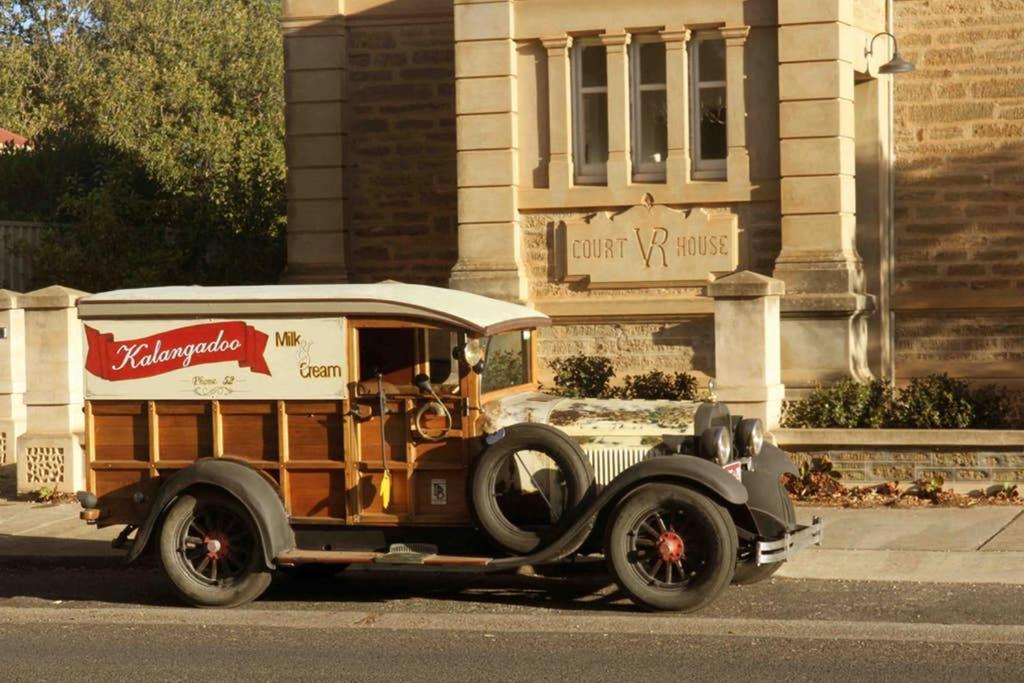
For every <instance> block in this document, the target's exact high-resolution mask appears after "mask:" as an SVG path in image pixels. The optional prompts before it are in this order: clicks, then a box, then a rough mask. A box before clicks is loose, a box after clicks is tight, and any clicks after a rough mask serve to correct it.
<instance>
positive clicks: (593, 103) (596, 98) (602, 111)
mask: <svg viewBox="0 0 1024 683" xmlns="http://www.w3.org/2000/svg"><path fill="white" fill-rule="evenodd" d="M582 132H583V163H584V164H604V163H606V162H607V161H608V95H607V94H605V93H589V94H585V95H583V131H582Z"/></svg>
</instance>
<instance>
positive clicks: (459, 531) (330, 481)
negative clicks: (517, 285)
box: [78, 282, 821, 610]
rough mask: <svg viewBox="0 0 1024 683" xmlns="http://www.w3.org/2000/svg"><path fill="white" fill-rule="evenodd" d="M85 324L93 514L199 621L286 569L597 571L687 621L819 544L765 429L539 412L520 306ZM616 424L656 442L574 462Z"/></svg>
mask: <svg viewBox="0 0 1024 683" xmlns="http://www.w3.org/2000/svg"><path fill="white" fill-rule="evenodd" d="M78 311H79V317H80V318H81V320H82V322H83V325H84V332H85V340H86V342H85V343H86V349H85V355H86V363H85V367H86V378H85V379H86V381H85V386H86V398H87V400H86V403H85V412H86V440H85V445H86V454H87V461H88V466H87V482H88V486H87V488H88V490H87V491H83V492H81V493H80V494H79V500H80V501H81V503H82V507H83V510H82V513H81V516H82V518H83V519H84V520H86V521H88V522H89V523H92V524H96V525H99V526H101V527H106V526H110V525H123V526H124V530H123V532H122V533H121V535H120V536H119V538H118V540H117V541H115V544H116V545H118V546H120V547H125V548H127V549H128V560H129V561H134V560H136V559H137V558H139V557H140V556H142V555H143V554H144V553H147V552H152V553H155V554H156V555H157V556H158V558H159V561H160V563H161V564H162V566H163V569H164V570H165V572H166V574H167V576H168V578H169V579H170V581H171V583H172V584H173V585H174V587H175V589H176V590H177V592H178V593H179V594H180V596H181V597H182V598H183V599H184V600H185V601H187V602H188V603H191V604H194V605H201V606H233V605H239V604H242V603H245V602H247V601H250V600H253V599H255V598H257V597H258V596H259V595H260V594H262V593H263V591H264V590H265V589H266V588H267V586H268V585H269V583H270V579H271V573H272V572H273V571H274V570H276V569H283V568H301V567H306V566H310V565H314V566H319V567H320V568H322V569H332V568H333V569H342V568H344V567H347V566H349V565H355V564H362V565H370V566H376V567H387V568H390V569H396V568H406V569H411V568H416V569H419V570H421V571H422V570H423V569H424V568H435V569H437V570H441V569H445V568H447V569H452V568H454V569H459V570H462V571H475V572H501V571H515V570H516V569H517V568H519V567H521V566H523V565H542V564H549V563H557V562H560V561H564V560H566V558H570V557H573V556H575V555H578V554H581V553H603V554H604V556H605V558H606V560H607V564H608V567H609V568H610V570H611V572H612V574H613V575H614V577H615V579H616V580H617V582H618V583H619V585H620V586H621V588H622V590H623V591H624V593H625V594H626V595H628V596H629V597H630V598H631V599H632V600H634V601H635V602H636V603H638V604H639V605H642V606H644V607H647V608H651V609H664V610H694V609H698V608H700V607H702V606H704V605H706V604H708V603H709V602H710V601H712V600H713V599H714V598H715V597H716V596H717V595H718V594H719V593H720V592H721V591H722V590H723V589H724V588H725V587H726V586H727V585H729V583H730V582H753V581H757V580H760V579H763V578H765V577H767V576H769V575H770V574H771V573H772V572H773V571H774V570H775V569H777V568H778V567H779V566H780V564H781V563H782V562H783V561H785V560H786V559H787V558H788V557H790V556H791V555H792V554H793V553H795V552H797V551H798V550H800V549H801V548H803V547H806V546H808V545H810V544H814V543H817V542H820V537H821V524H820V521H819V520H815V521H814V523H813V524H812V525H810V526H799V525H798V524H797V523H796V518H795V515H794V511H793V507H792V505H791V503H790V502H789V499H788V497H787V496H786V493H785V491H784V489H783V487H782V485H781V483H780V476H781V475H782V473H783V472H786V471H792V469H793V468H792V465H791V463H790V461H789V460H788V459H787V457H786V455H785V454H784V453H783V452H782V451H780V450H779V449H777V448H775V447H774V446H773V445H771V444H770V443H767V442H766V441H765V439H764V430H763V426H762V425H761V424H760V422H759V421H757V420H742V419H739V418H737V417H734V416H730V414H729V411H728V410H727V408H726V407H725V406H724V405H722V404H719V403H713V402H706V403H683V402H663V403H656V404H654V403H652V404H650V405H649V406H646V407H645V406H644V405H642V404H638V403H636V402H625V401H619V402H615V401H611V402H609V401H603V402H602V401H595V400H585V399H566V398H561V397H557V396H551V395H547V394H544V393H542V392H540V391H538V384H537V383H536V381H535V377H536V375H537V369H536V362H537V360H536V359H537V354H536V348H535V345H536V335H535V334H534V330H535V329H537V328H539V327H543V326H545V325H548V324H549V323H550V321H549V319H548V318H547V317H546V316H545V315H543V314H541V313H539V312H538V311H536V310H533V309H531V308H528V307H525V306H520V305H516V304H511V303H507V302H503V301H496V300H493V299H488V298H485V297H481V296H477V295H474V294H469V293H465V292H459V291H452V290H447V289H441V288H434V287H427V286H419V285H407V284H400V283H391V282H388V283H381V284H372V285H317V286H313V285H289V286H259V287H161V288H152V289H136V290H122V291H113V292H105V293H101V294H94V295H91V296H87V297H84V298H83V299H81V300H80V302H79V304H78ZM609 423H611V426H612V427H613V429H612V430H611V431H612V432H613V433H619V432H621V433H623V434H627V435H628V434H629V433H630V428H631V427H636V426H637V425H640V426H641V427H642V428H643V430H646V431H645V433H647V434H648V437H645V440H644V443H645V445H644V446H643V447H642V448H640V449H639V450H638V449H637V447H633V448H631V449H630V448H623V449H610V450H609V449H607V448H606V449H605V450H601V449H597V450H594V448H593V447H592V444H591V447H590V448H589V450H587V449H585V448H584V447H583V446H581V443H583V444H586V442H587V441H588V438H587V433H588V430H590V432H593V433H597V432H601V433H605V434H607V433H608V432H609V430H608V429H607V427H608V426H609ZM602 425H603V427H604V428H601V426H602ZM652 429H653V430H655V433H657V434H660V436H659V438H657V439H655V441H657V443H655V444H652V443H651V439H650V437H649V435H650V433H651V430H652ZM590 440H591V441H593V439H590ZM623 453H626V456H623V455H622V454H623ZM638 453H639V455H637V454H638ZM630 454H632V455H630ZM609 458H610V460H609ZM595 470H596V471H597V472H598V473H599V475H600V476H599V477H598V479H599V481H595Z"/></svg>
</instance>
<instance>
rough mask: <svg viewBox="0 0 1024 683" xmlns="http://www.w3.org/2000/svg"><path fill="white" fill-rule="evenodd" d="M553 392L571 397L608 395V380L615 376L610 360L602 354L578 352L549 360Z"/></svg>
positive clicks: (601, 396) (600, 396)
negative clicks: (552, 371) (553, 385)
mask: <svg viewBox="0 0 1024 683" xmlns="http://www.w3.org/2000/svg"><path fill="white" fill-rule="evenodd" d="M551 369H552V370H554V372H555V376H554V380H555V392H556V393H558V394H560V395H562V396H569V397H572V398H605V397H608V396H609V395H610V388H609V382H610V381H611V379H612V377H614V376H615V369H614V368H613V367H612V362H611V361H610V360H609V359H608V358H606V357H604V356H587V355H584V354H582V353H578V354H576V355H574V356H568V357H566V358H556V359H554V360H552V361H551Z"/></svg>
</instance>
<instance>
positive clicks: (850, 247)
mask: <svg viewBox="0 0 1024 683" xmlns="http://www.w3.org/2000/svg"><path fill="white" fill-rule="evenodd" d="M853 8H854V3H852V2H849V0H780V1H779V40H778V42H779V127H780V138H781V141H780V150H779V151H780V170H781V176H782V181H781V204H782V207H781V208H782V250H781V252H780V254H779V257H778V259H777V260H776V263H775V272H774V276H775V277H776V278H778V279H780V280H783V281H784V282H785V283H786V297H785V299H784V300H783V302H782V329H783V347H782V367H783V376H784V378H785V380H786V384H787V386H788V387H789V388H790V389H791V390H793V389H794V388H795V389H797V390H800V389H807V388H810V387H813V386H814V385H815V384H816V383H824V382H830V381H834V380H836V379H839V378H842V377H851V378H854V379H867V378H868V377H870V373H869V371H868V369H867V358H866V349H867V346H868V345H867V339H866V335H867V326H866V315H867V314H868V313H870V311H871V310H872V308H873V300H872V298H871V297H870V296H867V295H866V294H865V292H864V276H863V268H862V264H861V259H860V256H859V255H858V254H857V250H856V242H855V237H856V235H855V232H856V215H855V214H856V196H855V185H854V174H855V168H856V151H855V146H854V139H853V138H854V117H853V111H854V105H853V86H854V70H853V64H854V58H855V51H856V50H857V49H858V46H859V47H860V49H861V50H863V46H862V45H860V44H859V43H858V42H857V40H856V38H857V35H858V34H857V32H856V31H855V29H854V28H853V26H852V23H853Z"/></svg>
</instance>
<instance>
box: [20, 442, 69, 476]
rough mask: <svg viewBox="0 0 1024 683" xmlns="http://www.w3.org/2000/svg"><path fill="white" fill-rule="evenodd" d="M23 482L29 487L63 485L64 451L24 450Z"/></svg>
mask: <svg viewBox="0 0 1024 683" xmlns="http://www.w3.org/2000/svg"><path fill="white" fill-rule="evenodd" d="M25 480H26V482H27V483H28V484H30V485H35V484H42V485H47V484H63V483H64V449H63V448H61V447H60V446H29V447H27V448H26V449H25Z"/></svg>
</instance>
